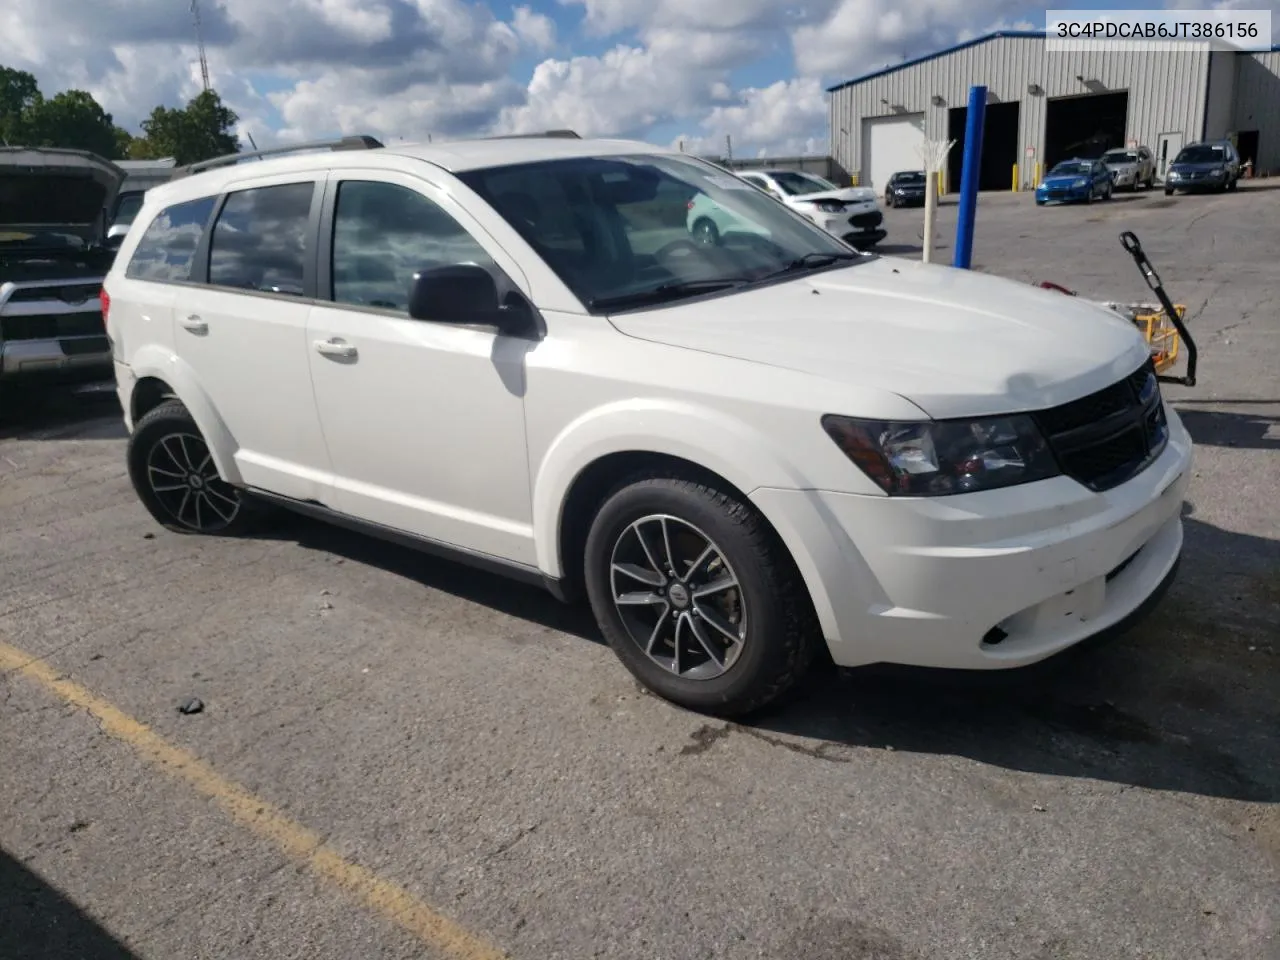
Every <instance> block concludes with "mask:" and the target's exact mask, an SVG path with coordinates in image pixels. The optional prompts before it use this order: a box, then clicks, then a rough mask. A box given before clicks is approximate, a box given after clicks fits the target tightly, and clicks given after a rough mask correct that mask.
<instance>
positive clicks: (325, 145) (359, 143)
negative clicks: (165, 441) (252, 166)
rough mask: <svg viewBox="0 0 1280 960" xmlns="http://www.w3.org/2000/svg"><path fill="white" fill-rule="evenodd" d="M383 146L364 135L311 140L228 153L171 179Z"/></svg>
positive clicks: (177, 172) (191, 165)
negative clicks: (293, 157) (318, 152)
mask: <svg viewBox="0 0 1280 960" xmlns="http://www.w3.org/2000/svg"><path fill="white" fill-rule="evenodd" d="M381 146H382V141H380V140H377V139H375V138H374V137H368V136H363V135H361V136H352V137H342V138H340V139H338V140H311V141H309V142H307V143H294V144H290V145H288V146H285V147H272V148H270V149H269V150H249V151H246V152H244V153H228V154H227V155H226V156H222V157H213V158H212V159H209V160H200V161H198V162H196V163H189V164H187V165H186V166H185V167H175V168H174V170H173V173H172V174H171V175H170V177H169V179H170V180H179V179H181V178H182V177H189V176H191V175H192V174H193V173H202V172H204V171H205V170H212V169H214V168H215V167H230V166H234V165H235V164H237V163H239V162H240V161H241V160H252V159H254V158H255V157H256V158H257V159H260V160H261V159H263V158H265V157H278V156H282V155H284V154H287V153H301V152H302V151H304V150H377V149H379V148H380V147H381Z"/></svg>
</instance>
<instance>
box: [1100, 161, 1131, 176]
mask: <svg viewBox="0 0 1280 960" xmlns="http://www.w3.org/2000/svg"><path fill="white" fill-rule="evenodd" d="M1103 166H1105V167H1106V168H1107V169H1108V170H1117V171H1121V172H1123V173H1128V172H1129V171H1130V170H1137V169H1138V161H1137V160H1119V161H1117V162H1115V163H1104V164H1103Z"/></svg>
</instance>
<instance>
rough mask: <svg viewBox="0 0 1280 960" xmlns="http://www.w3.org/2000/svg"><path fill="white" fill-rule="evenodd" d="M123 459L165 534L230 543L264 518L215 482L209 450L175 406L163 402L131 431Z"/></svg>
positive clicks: (220, 481)
mask: <svg viewBox="0 0 1280 960" xmlns="http://www.w3.org/2000/svg"><path fill="white" fill-rule="evenodd" d="M126 458H127V461H128V467H129V479H130V480H131V481H132V483H133V489H134V492H135V493H137V495H138V499H139V500H141V501H142V505H143V506H144V507H146V508H147V512H148V513H150V514H151V516H152V517H154V518H155V520H156V522H157V523H159V524H160V525H161V526H162V527H164V528H165V529H167V530H172V531H173V532H175V533H198V534H205V535H207V536H223V537H234V536H239V535H241V534H244V533H246V532H248V531H249V530H251V529H252V528H253V527H254V526H255V524H256V523H257V521H258V520H259V519H260V518H261V516H262V514H263V512H264V511H263V508H262V507H261V506H259V504H258V503H257V502H256V501H254V500H251V499H249V498H248V497H247V496H246V495H245V494H244V493H243V492H242V491H240V490H238V489H237V488H235V487H233V486H231V485H230V484H228V483H227V482H226V481H225V480H223V479H222V478H221V477H220V476H218V474H217V470H216V468H215V467H214V466H213V460H212V457H210V456H209V448H208V444H207V443H206V442H205V439H204V436H203V435H202V434H201V433H200V428H199V427H198V426H197V425H196V422H195V420H194V419H193V418H192V416H191V414H190V413H189V412H188V411H187V408H186V407H185V406H184V405H183V403H182V401H180V400H166V401H165V402H164V403H162V404H160V405H159V406H158V407H156V408H155V409H153V410H151V411H150V412H149V413H147V414H146V415H145V416H143V417H142V418H141V419H140V420H139V421H138V422H137V423H136V424H135V425H134V429H133V433H132V435H131V436H130V437H129V446H128V450H127V454H126ZM193 477H195V478H198V479H192V478H193Z"/></svg>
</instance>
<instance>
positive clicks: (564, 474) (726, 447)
mask: <svg viewBox="0 0 1280 960" xmlns="http://www.w3.org/2000/svg"><path fill="white" fill-rule="evenodd" d="M636 452H642V453H656V454H666V455H668V456H673V457H680V458H682V459H684V460H688V461H690V462H692V463H696V464H698V465H699V466H700V467H703V468H705V469H707V470H711V471H714V472H715V473H717V474H719V475H720V476H722V477H724V478H725V479H726V480H728V481H729V482H730V483H732V484H733V485H734V486H736V487H737V488H738V489H739V490H741V491H742V492H743V493H744V494H746V495H747V496H750V495H751V491H752V490H754V489H756V488H757V487H761V486H770V487H782V488H787V489H801V488H803V487H805V486H806V485H807V483H806V481H805V478H804V475H803V474H802V473H801V472H800V470H799V469H797V468H796V467H795V466H794V465H793V464H791V463H789V462H788V460H787V459H786V458H785V457H784V456H783V455H782V453H781V451H779V450H778V449H777V447H776V446H775V445H774V443H773V441H772V440H770V439H769V438H768V437H767V436H765V435H764V434H762V433H760V432H759V431H757V430H755V429H753V428H752V427H751V426H750V425H749V424H747V423H745V422H743V421H741V420H739V419H736V418H734V417H732V416H729V415H727V414H725V413H723V412H721V411H718V410H713V409H709V408H707V407H703V406H699V405H697V404H694V403H690V402H688V401H684V400H676V399H662V400H659V399H644V400H636V399H628V400H621V401H617V402H614V403H609V404H606V405H604V406H601V407H597V408H595V409H593V410H590V411H588V412H587V413H585V414H583V415H582V416H580V417H578V418H577V419H575V420H573V421H572V422H571V423H569V424H568V426H566V427H565V428H564V429H563V430H561V431H560V433H559V434H558V435H557V436H556V438H555V439H554V440H553V441H552V442H551V444H550V446H549V447H548V448H547V452H546V453H545V455H544V456H543V457H542V462H541V463H540V464H538V465H537V466H536V475H535V478H534V484H533V530H534V541H535V543H534V548H535V551H536V556H537V562H538V567H539V568H540V569H541V570H542V571H543V572H544V573H546V574H547V575H549V576H552V577H560V576H563V574H564V565H563V563H562V558H561V556H560V527H561V524H562V522H563V520H564V516H563V513H564V507H565V501H566V499H567V497H568V494H569V490H570V489H571V488H572V486H573V483H574V481H575V480H577V478H578V476H579V475H580V474H581V473H582V471H583V470H585V469H586V468H587V467H589V466H590V465H591V464H592V463H594V462H595V461H597V460H599V459H600V458H601V457H605V456H608V455H609V454H612V453H636Z"/></svg>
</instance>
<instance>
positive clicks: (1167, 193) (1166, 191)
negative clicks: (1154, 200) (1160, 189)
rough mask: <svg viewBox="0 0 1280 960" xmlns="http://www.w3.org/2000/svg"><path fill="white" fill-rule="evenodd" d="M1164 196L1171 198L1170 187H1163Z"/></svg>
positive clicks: (1171, 191) (1171, 190) (1171, 189)
mask: <svg viewBox="0 0 1280 960" xmlns="http://www.w3.org/2000/svg"><path fill="white" fill-rule="evenodd" d="M1164 195H1165V196H1166V197H1172V196H1173V188H1172V187H1165V188H1164Z"/></svg>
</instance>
